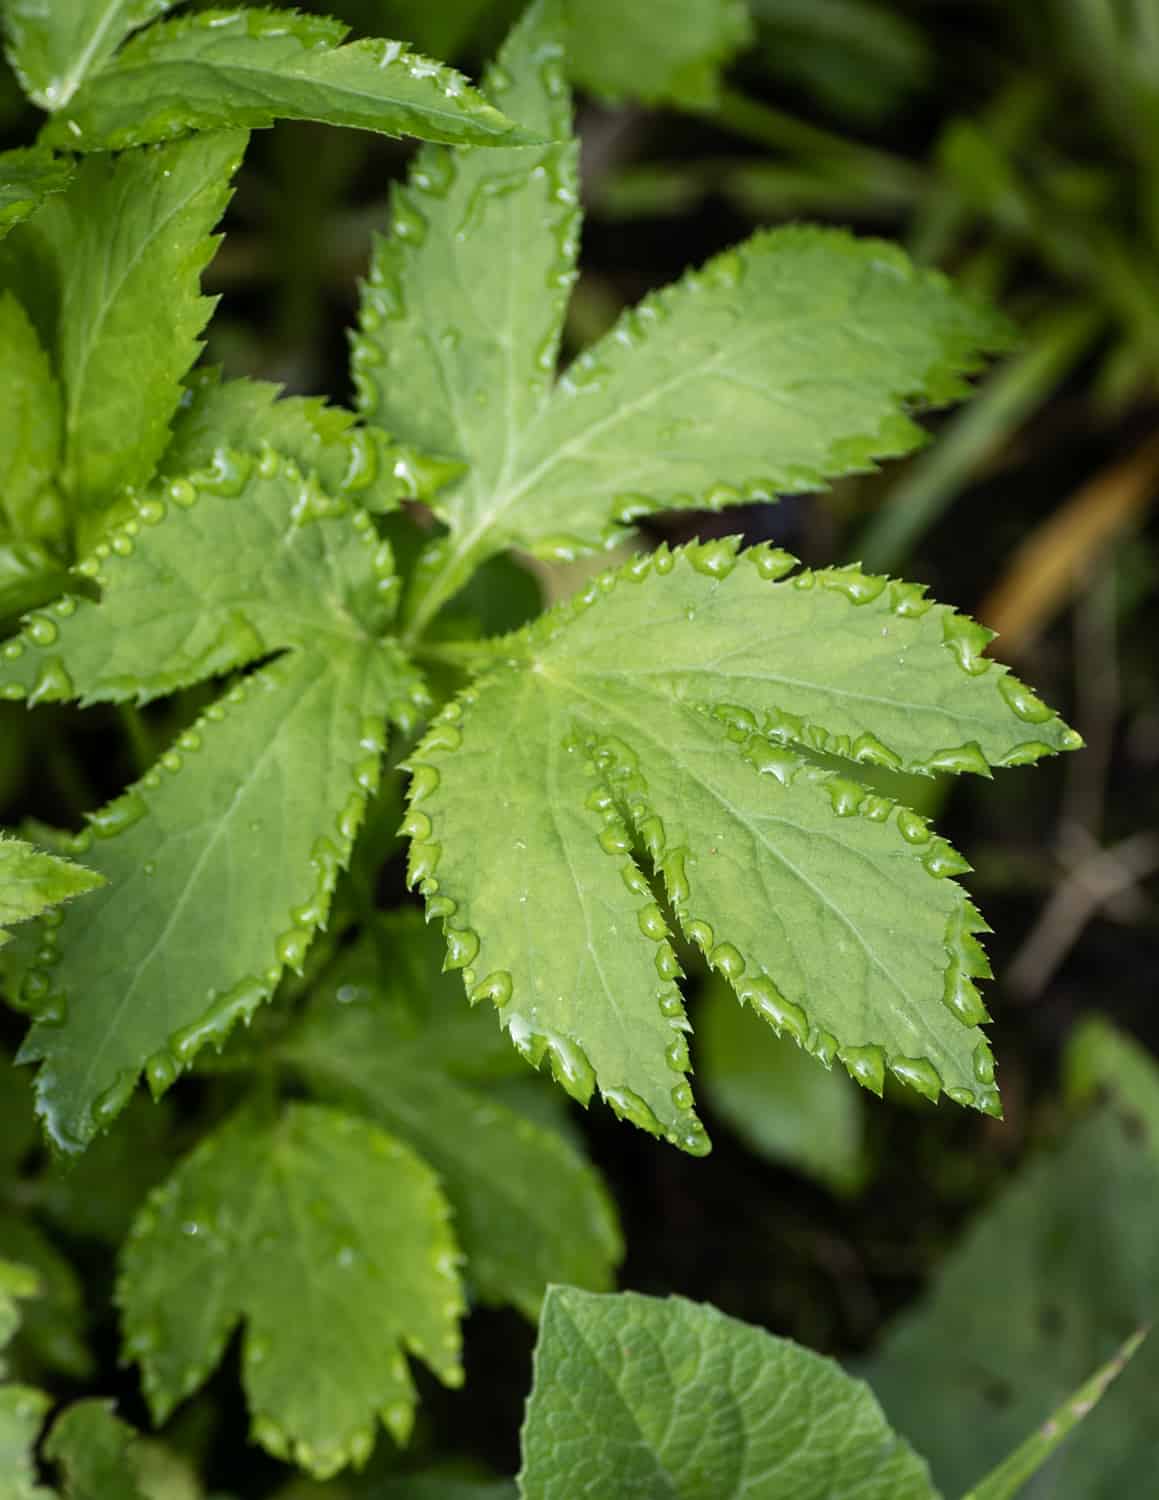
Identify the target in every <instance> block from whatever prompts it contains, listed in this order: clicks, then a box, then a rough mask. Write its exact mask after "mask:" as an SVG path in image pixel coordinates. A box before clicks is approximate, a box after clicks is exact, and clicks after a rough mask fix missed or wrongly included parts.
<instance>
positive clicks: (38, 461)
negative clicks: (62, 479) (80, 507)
mask: <svg viewBox="0 0 1159 1500" xmlns="http://www.w3.org/2000/svg"><path fill="white" fill-rule="evenodd" d="M0 389H2V390H3V391H4V405H3V407H2V408H0V513H2V514H3V515H4V516H6V517H7V521H8V529H9V530H10V532H11V533H12V534H13V535H15V536H16V537H18V538H19V539H20V540H21V541H24V542H30V541H34V540H37V541H38V540H42V539H43V536H44V532H45V530H46V529H48V528H46V527H45V526H44V525H43V523H42V519H41V515H40V514H38V512H44V511H47V516H45V519H51V518H52V516H53V514H54V511H55V506H52V505H50V506H48V507H45V506H44V505H43V503H41V504H38V502H40V501H41V497H42V496H43V495H44V492H45V491H46V489H47V488H48V486H49V485H50V484H51V483H52V481H53V479H55V477H56V472H57V469H58V468H59V466H60V460H61V437H62V414H61V399H60V388H59V386H58V385H57V383H56V378H55V376H54V375H53V373H52V366H51V364H50V363H49V359H48V355H47V354H46V353H45V351H44V349H43V348H42V347H41V344H40V340H39V339H38V338H37V336H36V330H35V328H33V326H32V323H31V322H30V320H29V317H28V314H27V313H26V312H25V311H24V309H23V307H21V305H20V303H19V302H17V300H16V298H15V297H13V296H12V294H11V292H4V293H0Z"/></svg>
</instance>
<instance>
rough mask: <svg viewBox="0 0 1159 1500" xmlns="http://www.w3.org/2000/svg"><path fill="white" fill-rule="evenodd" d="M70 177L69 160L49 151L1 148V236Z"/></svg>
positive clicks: (63, 186) (66, 183)
mask: <svg viewBox="0 0 1159 1500" xmlns="http://www.w3.org/2000/svg"><path fill="white" fill-rule="evenodd" d="M71 177H72V167H71V166H70V165H69V163H68V162H67V161H65V160H64V159H63V158H61V157H57V156H53V155H52V153H51V152H50V151H44V150H41V149H39V148H34V149H29V150H19V151H4V152H0V238H2V237H3V236H4V235H6V234H7V233H8V231H9V230H10V229H11V228H12V226H13V224H19V223H20V222H21V220H23V219H27V218H29V217H30V215H32V214H34V213H35V212H36V210H37V209H38V208H39V207H40V205H41V204H42V203H43V202H44V200H45V199H46V198H47V197H49V196H50V195H51V194H53V193H59V192H62V191H63V189H64V188H66V187H67V186H68V184H69V181H70V179H71Z"/></svg>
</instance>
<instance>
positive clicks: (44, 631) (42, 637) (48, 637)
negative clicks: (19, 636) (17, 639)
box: [24, 615, 60, 646]
mask: <svg viewBox="0 0 1159 1500" xmlns="http://www.w3.org/2000/svg"><path fill="white" fill-rule="evenodd" d="M24 634H25V635H26V636H27V637H28V639H29V640H30V641H31V642H32V644H33V645H34V646H52V645H54V644H55V643H56V638H57V636H58V635H59V634H60V631H59V630H58V628H57V626H56V622H55V621H53V620H50V619H49V618H48V617H47V616H46V615H30V616H29V618H28V622H27V624H26V625H25V627H24Z"/></svg>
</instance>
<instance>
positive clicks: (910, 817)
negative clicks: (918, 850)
mask: <svg viewBox="0 0 1159 1500" xmlns="http://www.w3.org/2000/svg"><path fill="white" fill-rule="evenodd" d="M897 831H898V833H900V834H901V836H902V838H903V839H905V841H906V843H907V844H928V843H929V841H930V838H931V834H930V830H929V826H928V825H927V823H926V820H925V819H924V818H923V817H921V816H920V815H919V814H918V813H916V812H912V811H911V810H910V809H909V808H908V807H899V808H898V810H897Z"/></svg>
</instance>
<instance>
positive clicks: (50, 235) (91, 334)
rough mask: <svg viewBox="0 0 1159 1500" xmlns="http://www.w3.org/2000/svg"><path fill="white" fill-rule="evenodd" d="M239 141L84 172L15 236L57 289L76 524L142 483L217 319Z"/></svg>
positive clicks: (163, 151) (96, 164)
mask: <svg viewBox="0 0 1159 1500" xmlns="http://www.w3.org/2000/svg"><path fill="white" fill-rule="evenodd" d="M245 143H246V137H245V134H244V133H243V132H240V131H221V132H214V133H212V134H206V135H202V136H198V137H196V138H194V139H192V140H189V141H182V142H178V143H175V144H173V145H170V146H165V147H161V148H158V149H155V150H150V151H134V152H129V153H126V154H125V155H123V156H121V157H119V158H116V159H112V158H109V159H104V158H101V159H94V160H89V161H85V162H82V164H81V166H80V167H79V169H78V171H77V175H76V177H75V179H74V181H73V183H72V184H71V186H70V187H69V189H68V191H67V192H65V193H62V194H60V195H58V196H57V197H55V198H53V199H51V200H50V201H49V202H48V203H47V204H46V205H45V207H44V209H43V210H42V211H41V212H40V213H39V214H38V215H37V216H36V218H35V219H34V220H33V221H32V222H31V223H30V224H29V225H28V226H27V227H26V229H25V230H23V231H22V233H24V234H27V235H28V236H30V237H31V245H32V247H33V250H34V253H35V254H36V256H37V258H38V263H39V265H40V267H41V270H40V272H39V275H40V276H41V277H42V278H43V279H45V280H47V281H49V282H50V283H55V284H56V286H57V287H58V289H59V296H58V311H57V321H56V336H55V344H56V347H55V354H56V362H57V368H58V370H59V373H60V379H61V383H62V385H63V390H64V442H65V451H64V469H63V474H62V478H63V482H64V485H65V488H66V489H67V490H68V492H69V493H70V495H71V497H72V499H73V502H74V504H75V507H76V508H77V510H78V511H80V512H95V511H98V510H100V509H102V508H104V507H106V506H107V505H108V504H109V503H110V502H111V501H112V500H114V499H115V498H116V496H117V493H118V492H119V491H120V490H121V489H122V488H123V487H125V486H129V485H137V486H139V485H143V484H145V483H146V482H147V481H148V480H149V478H150V476H151V474H152V472H153V469H154V466H155V465H156V462H157V460H158V458H159V457H160V455H161V452H162V450H163V449H164V447H165V444H166V442H167V441H168V435H169V422H170V419H171V418H172V416H173V413H174V411H175V410H176V408H177V404H178V401H179V400H180V397H181V389H182V388H181V380H182V378H183V377H184V375H185V373H186V371H187V370H188V369H189V367H190V366H191V365H192V363H193V361H194V360H195V359H196V357H197V355H198V352H199V351H200V349H201V343H200V339H199V335H200V333H201V331H202V329H203V328H204V326H205V323H206V320H207V319H208V317H209V314H210V312H211V311H212V308H213V300H212V299H211V298H208V297H203V296H202V295H201V292H200V285H199V283H200V276H201V272H202V270H203V268H204V267H205V265H206V263H207V262H208V260H209V259H210V257H211V255H212V254H213V251H214V250H215V248H216V246H217V239H216V238H215V237H214V236H213V235H212V233H211V231H212V229H213V227H214V225H215V224H216V223H217V221H218V219H219V218H220V217H221V214H222V212H223V211H224V209H225V205H226V203H227V201H228V199H229V195H230V191H231V189H230V181H231V179H232V177H233V174H234V172H235V171H236V169H237V167H238V164H239V163H240V161H241V157H242V153H243V151H244V149H245Z"/></svg>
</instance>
